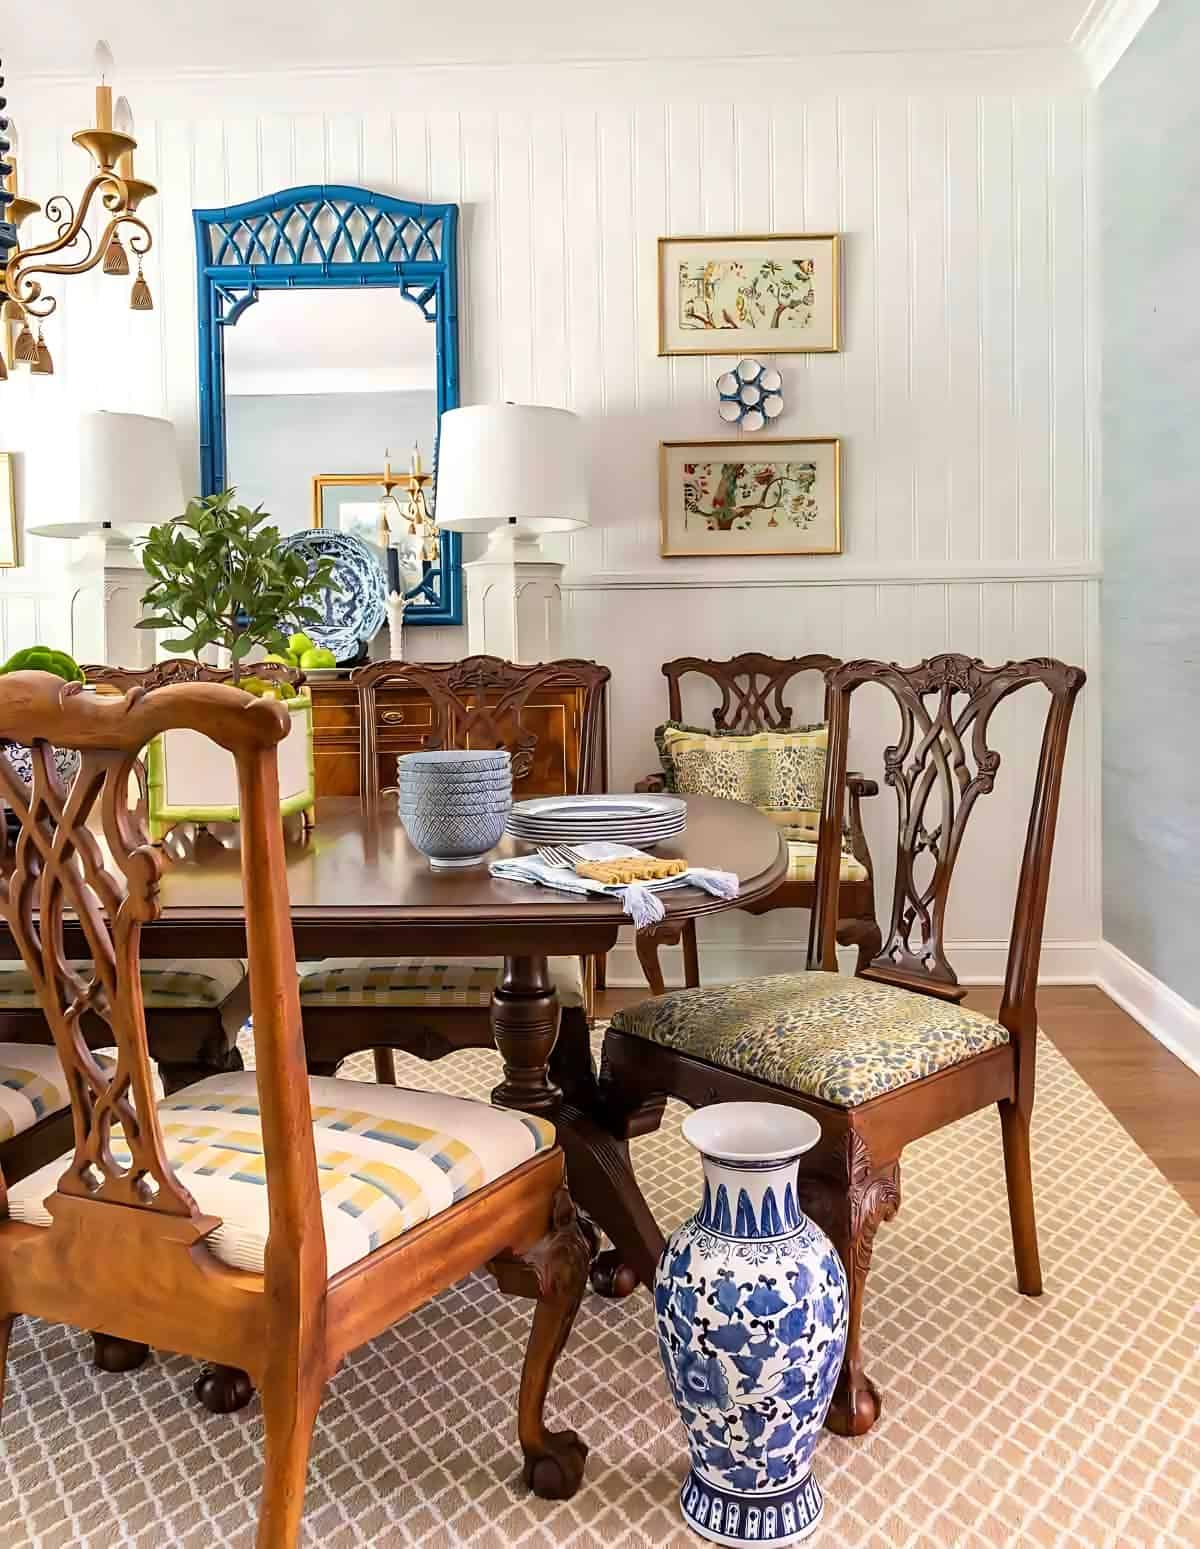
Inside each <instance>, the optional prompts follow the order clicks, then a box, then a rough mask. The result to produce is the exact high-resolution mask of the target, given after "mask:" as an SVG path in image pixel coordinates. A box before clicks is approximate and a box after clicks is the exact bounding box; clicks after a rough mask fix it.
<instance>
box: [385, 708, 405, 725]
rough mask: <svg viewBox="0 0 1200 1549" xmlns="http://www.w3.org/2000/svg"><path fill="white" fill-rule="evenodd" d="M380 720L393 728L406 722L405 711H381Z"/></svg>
mask: <svg viewBox="0 0 1200 1549" xmlns="http://www.w3.org/2000/svg"><path fill="white" fill-rule="evenodd" d="M379 719H380V720H381V721H386V722H387V723H388V724H389V725H391V726H398V725H400V723H401V722H402V721H403V720H404V711H403V710H381V711H380V712H379Z"/></svg>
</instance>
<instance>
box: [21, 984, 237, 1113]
mask: <svg viewBox="0 0 1200 1549" xmlns="http://www.w3.org/2000/svg"><path fill="white" fill-rule="evenodd" d="M66 966H67V968H68V969H69V970H70V971H71V972H72V973H73V974H74V975H76V977H77V978H78V979H79V980H80V982H82V983H84V984H86V983H87V981H88V980H89V979H90V978H91V977H92V965H91V964H90V963H88V962H76V961H72V962H69V963H68V964H67V965H66ZM141 978H142V999H143V1002H144V1004H145V1007H146V1026H147V1028H148V1030H149V1036H150V1052H151V1056H152V1057H153V1058H154V1059H155V1060H156V1061H157V1063H158V1070H159V1075H160V1077H161V1078H162V1083H163V1086H164V1087H165V1088H166V1090H167V1091H169V1092H170V1091H174V1090H175V1089H176V1088H177V1087H181V1086H186V1085H187V1083H188V1082H189V1081H195V1080H197V1079H198V1078H200V1077H202V1076H204V1075H209V1074H212V1073H213V1072H214V1071H217V1070H221V1069H224V1068H226V1067H230V1066H233V1067H238V1068H240V1065H241V1060H240V1058H239V1056H238V1053H237V1047H236V1044H237V1035H238V1030H239V1029H240V1028H241V1026H242V1024H243V1023H244V1022H245V1020H246V1012H247V1009H248V1007H249V1004H250V1002H249V992H248V989H247V986H246V965H245V963H244V962H243V961H242V959H241V958H236V957H231V958H187V959H182V958H180V959H175V958H162V959H159V960H155V959H147V961H146V962H145V963H143V965H142V975H141ZM80 1026H81V1029H82V1031H83V1033H84V1036H85V1037H86V1038H87V1039H88V1042H89V1043H90V1044H91V1046H92V1047H93V1048H105V1047H107V1046H108V1045H109V1044H111V1042H112V1034H111V1032H110V1030H109V1028H108V1025H107V1023H106V1022H105V1021H104V1019H103V1018H102V1017H100V1016H98V1015H97V1014H96V1013H95V1012H93V1011H85V1012H84V1014H83V1016H82V1017H81V1018H80ZM0 1039H2V1040H5V1041H9V1042H12V1043H16V1044H30V1045H34V1044H41V1045H43V1046H45V1045H49V1044H50V1042H51V1033H50V1029H49V1027H48V1026H47V1024H46V1018H45V1016H44V1015H43V1013H42V1010H41V1007H40V1005H39V1004H38V998H37V991H36V989H35V987H34V983H33V979H32V978H31V976H30V974H29V972H28V970H27V969H26V968H25V965H24V964H23V963H20V962H0Z"/></svg>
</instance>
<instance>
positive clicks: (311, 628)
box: [281, 527, 387, 662]
mask: <svg viewBox="0 0 1200 1549" xmlns="http://www.w3.org/2000/svg"><path fill="white" fill-rule="evenodd" d="M281 547H282V548H283V549H285V550H287V551H289V552H292V553H297V552H298V553H301V554H303V556H304V558H305V559H306V560H307V561H308V565H309V568H310V569H313V568H314V567H315V566H316V563H317V561H318V560H319V559H324V558H326V556H328V557H329V558H331V559H332V560H333V573H334V575H335V577H336V578H337V582H338V587H339V588H340V589H334V588H332V587H326V588H325V589H324V590H323V591H321V592H319V593H318V594H317V606H318V607H319V608H320V610H321V612H322V615H323V617H322V619H321V622H320V623H318V624H305V625H304V626H303V629H304V633H305V634H306V635H307V636H308V637H309V639H310V640H311V641H312V642H313V644H314V645H322V646H324V647H325V648H326V650H329V651H332V652H333V654H334V656H335V657H336V658H337V660H338V661H339V662H341V661H351V660H352V659H353V658H354V657H355V656H357V655H358V652H359V648H360V646H361V644H362V642H363V641H364V640H370V639H372V638H373V637H374V636H375V635H376V634H378V633H379V631H380V630H381V629H382V628H383V626H384V623H385V622H386V620H387V586H386V583H385V581H384V575H383V567H382V566H381V565H380V563H379V560H378V559H377V558H376V556H375V555H374V554H373V553H372V551H371V549H370V548H369V546H368V545H367V544H365V543H364V542H363V541H362V539H361V538H356V537H355V536H354V535H353V534H352V533H346V532H337V531H335V530H333V529H332V528H328V527H314V528H311V529H310V530H309V531H307V532H297V533H292V534H291V535H290V537H287V538H285V539H284V540H283V543H282V544H281Z"/></svg>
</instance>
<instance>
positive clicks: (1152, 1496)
mask: <svg viewBox="0 0 1200 1549" xmlns="http://www.w3.org/2000/svg"><path fill="white" fill-rule="evenodd" d="M398 1065H399V1067H400V1070H399V1074H400V1079H401V1081H403V1082H406V1083H407V1084H409V1085H412V1086H435V1085H436V1086H439V1087H441V1088H442V1089H443V1090H454V1091H456V1092H460V1093H463V1094H464V1095H472V1096H480V1095H483V1094H485V1093H486V1092H487V1091H488V1090H489V1088H490V1087H491V1086H492V1085H493V1084H494V1083H495V1081H496V1079H497V1074H498V1064H497V1060H496V1057H495V1056H494V1055H492V1054H488V1053H469V1054H463V1055H459V1056H457V1057H455V1058H452V1059H449V1060H445V1061H443V1062H442V1063H441V1064H440V1065H438V1066H427V1065H421V1064H419V1063H418V1062H416V1061H408V1060H405V1059H402V1058H399V1057H398ZM360 1070H361V1072H362V1073H363V1074H364V1075H365V1074H366V1071H365V1062H362V1063H360ZM680 1117H681V1112H680V1111H677V1110H674V1109H673V1110H672V1111H671V1113H670V1115H669V1122H668V1123H667V1124H666V1126H665V1127H664V1129H663V1130H662V1131H661V1132H660V1133H659V1134H658V1135H657V1136H654V1137H650V1138H647V1139H645V1140H642V1141H639V1142H637V1143H636V1146H635V1156H636V1163H637V1167H638V1170H639V1174H640V1177H641V1178H642V1180H643V1183H644V1186H645V1187H646V1190H647V1193H648V1195H649V1197H650V1200H651V1203H652V1204H653V1206H654V1208H655V1211H656V1213H657V1215H658V1217H659V1220H660V1221H662V1222H664V1223H672V1224H673V1223H674V1222H675V1221H677V1220H678V1219H680V1218H681V1217H682V1216H684V1215H685V1214H687V1213H688V1212H689V1211H690V1210H691V1209H693V1208H694V1207H695V1203H696V1194H697V1186H698V1178H699V1167H698V1164H697V1162H696V1161H695V1160H694V1157H693V1155H692V1153H691V1152H690V1151H689V1149H688V1148H687V1147H686V1146H685V1145H684V1143H683V1141H682V1140H681V1138H680V1135H679V1130H678V1121H679V1119H680ZM1034 1138H1035V1149H1034V1156H1035V1166H1036V1175H1037V1181H1038V1206H1039V1214H1040V1224H1041V1241H1042V1257H1043V1263H1044V1266H1045V1272H1046V1285H1047V1291H1046V1294H1045V1296H1043V1297H1042V1298H1041V1299H1040V1300H1039V1301H1028V1300H1025V1299H1024V1298H1022V1297H1020V1296H1018V1295H1017V1294H1016V1291H1015V1289H1014V1286H1013V1271H1012V1259H1011V1249H1010V1245H1009V1237H1008V1223H1007V1215H1006V1209H1005V1203H1004V1200H1005V1194H1004V1177H1003V1169H1002V1163H1001V1152H1000V1135H999V1127H998V1123H997V1121H996V1119H995V1118H994V1117H993V1115H992V1114H982V1115H978V1116H977V1117H975V1118H973V1119H971V1120H968V1121H966V1122H965V1123H963V1124H960V1125H958V1126H957V1127H955V1128H953V1129H950V1130H946V1131H943V1132H942V1133H941V1134H939V1135H936V1136H933V1137H931V1138H929V1139H927V1140H925V1141H923V1142H921V1143H920V1144H918V1145H915V1146H913V1147H912V1148H911V1149H910V1150H909V1151H908V1152H907V1153H906V1155H905V1169H904V1204H903V1206H902V1208H901V1211H900V1214H899V1216H898V1218H897V1219H896V1221H895V1222H894V1223H893V1224H892V1225H891V1226H890V1227H885V1228H884V1229H883V1230H882V1231H881V1232H880V1234H879V1238H878V1240H877V1243H876V1251H875V1264H874V1268H873V1270H872V1275H871V1282H870V1286H869V1288H868V1304H867V1339H868V1353H869V1357H870V1361H869V1369H870V1370H871V1371H872V1373H873V1375H874V1376H875V1378H876V1380H877V1381H878V1382H879V1384H880V1385H881V1387H882V1388H883V1390H884V1392H885V1394H886V1405H885V1409H884V1412H883V1416H882V1419H881V1421H880V1423H879V1424H878V1426H877V1427H876V1429H875V1430H874V1432H873V1433H872V1434H871V1435H870V1436H868V1437H866V1438H864V1439H863V1440H861V1441H857V1442H847V1441H841V1440H838V1439H837V1438H835V1437H833V1436H830V1435H828V1434H826V1435H825V1437H824V1439H823V1441H822V1444H821V1446H820V1448H819V1450H818V1454H817V1467H818V1468H819V1470H820V1477H821V1480H822V1483H823V1485H824V1487H825V1493H826V1499H827V1502H828V1507H827V1517H826V1525H825V1526H824V1528H823V1529H822V1530H821V1532H820V1533H819V1534H818V1537H817V1538H816V1539H815V1540H814V1543H816V1544H818V1545H821V1544H828V1545H831V1546H833V1545H837V1546H839V1549H896V1546H901V1545H903V1546H920V1549H925V1546H954V1549H960V1546H961V1549H967V1546H975V1545H1005V1546H1017V1545H1038V1546H1042V1545H1053V1546H1056V1549H1141V1546H1147V1549H1149V1546H1154V1549H1184V1546H1195V1545H1197V1544H1200V1483H1198V1480H1200V1362H1198V1360H1197V1344H1198V1338H1197V1332H1198V1329H1197V1306H1198V1304H1200V1219H1198V1218H1197V1217H1196V1216H1194V1215H1193V1214H1192V1213H1191V1211H1190V1210H1189V1209H1188V1208H1187V1206H1186V1205H1185V1204H1184V1203H1183V1201H1182V1200H1181V1199H1180V1198H1179V1197H1178V1196H1177V1195H1176V1194H1175V1192H1174V1191H1173V1190H1172V1189H1171V1187H1170V1186H1169V1184H1168V1183H1167V1182H1166V1181H1165V1180H1164V1179H1163V1178H1162V1176H1161V1175H1160V1174H1159V1173H1158V1171H1157V1170H1156V1169H1155V1167H1154V1166H1153V1165H1152V1164H1151V1162H1150V1161H1149V1160H1148V1159H1147V1158H1146V1157H1145V1156H1144V1155H1143V1154H1142V1153H1141V1152H1140V1151H1139V1150H1138V1148H1137V1147H1136V1145H1135V1144H1134V1143H1133V1141H1132V1140H1131V1139H1130V1138H1129V1137H1128V1136H1127V1135H1126V1133H1125V1132H1124V1130H1122V1129H1121V1128H1120V1126H1119V1125H1118V1124H1117V1123H1116V1121H1115V1120H1114V1119H1113V1118H1111V1116H1110V1115H1109V1114H1108V1112H1107V1110H1106V1109H1104V1108H1103V1107H1102V1105H1101V1104H1100V1102H1099V1101H1098V1100H1097V1099H1096V1098H1095V1097H1094V1096H1093V1095H1092V1093H1091V1092H1090V1090H1089V1089H1088V1088H1087V1087H1086V1085H1085V1084H1084V1083H1083V1082H1082V1081H1081V1080H1080V1079H1079V1077H1077V1076H1076V1075H1075V1073H1074V1072H1073V1071H1072V1070H1071V1068H1070V1066H1069V1065H1068V1064H1067V1063H1066V1061H1065V1060H1064V1059H1062V1057H1061V1056H1059V1055H1058V1054H1057V1053H1056V1051H1055V1050H1054V1049H1053V1047H1052V1046H1050V1045H1049V1044H1048V1043H1046V1042H1045V1041H1044V1040H1043V1045H1042V1064H1041V1070H1040V1072H1039V1099H1038V1107H1037V1110H1036V1113H1035V1137H1034ZM528 1318H529V1304H528V1303H527V1302H523V1301H520V1300H518V1299H510V1298H506V1297H502V1296H500V1295H499V1294H498V1293H497V1292H496V1290H495V1288H494V1286H493V1284H492V1282H491V1280H490V1279H489V1278H488V1277H486V1276H477V1277H475V1278H473V1279H471V1280H469V1281H466V1282H464V1283H463V1284H462V1285H461V1286H459V1287H457V1288H456V1289H454V1290H451V1291H449V1292H448V1293H446V1294H445V1295H444V1296H442V1297H440V1298H438V1300H437V1301H436V1302H434V1303H433V1304H432V1305H431V1306H429V1307H428V1308H426V1309H425V1310H424V1311H423V1312H421V1313H420V1314H418V1315H417V1316H415V1317H413V1318H410V1319H409V1320H408V1321H407V1322H405V1323H403V1324H401V1325H400V1326H398V1327H396V1328H393V1329H392V1330H391V1331H390V1332H388V1333H387V1334H384V1335H383V1336H381V1337H380V1338H379V1339H377V1340H375V1341H374V1343H373V1344H371V1345H369V1346H367V1347H365V1348H364V1349H362V1350H360V1351H359V1352H358V1353H357V1354H356V1355H355V1356H354V1357H353V1358H352V1359H351V1360H350V1361H349V1362H347V1364H346V1365H345V1366H344V1367H343V1368H342V1370H341V1371H340V1372H339V1374H338V1376H337V1377H336V1379H335V1381H334V1382H333V1384H332V1386H331V1387H330V1389H329V1390H328V1393H327V1397H326V1400H325V1404H324V1407H323V1408H322V1411H321V1415H320V1419H319V1423H318V1426H317V1432H316V1437H315V1440H314V1446H313V1457H312V1464H311V1467H310V1472H309V1488H308V1497H307V1512H306V1518H305V1534H306V1537H305V1542H306V1543H309V1544H313V1545H318V1544H319V1545H321V1546H323V1549H353V1546H359V1545H370V1546H374V1549H388V1546H392V1545H420V1546H422V1549H451V1546H458V1545H471V1546H479V1549H485V1546H486V1549H501V1546H506V1545H519V1546H522V1549H535V1546H536V1549H553V1546H557V1545H569V1546H571V1549H602V1546H603V1549H610V1546H611V1549H648V1546H650V1545H679V1546H684V1545H687V1544H694V1543H695V1542H696V1540H695V1539H693V1538H691V1536H690V1535H689V1534H687V1533H686V1532H685V1531H684V1530H683V1529H682V1527H681V1526H680V1523H679V1520H678V1517H677V1515H676V1508H675V1492H676V1489H677V1485H678V1481H679V1479H680V1477H681V1475H682V1473H683V1471H684V1467H685V1462H684V1446H683V1435H682V1431H681V1429H680V1427H679V1425H678V1422H677V1420H676V1419H675V1415H674V1411H673V1410H672V1408H671V1405H670V1401H669V1399H668V1397H667V1394H666V1390H665V1387H664V1382H663V1377H662V1374H661V1372H660V1370H659V1366H658V1358H657V1353H656V1350H655V1346H654V1338H653V1332H652V1320H651V1317H650V1314H649V1308H648V1303H647V1301H646V1298H645V1293H644V1292H639V1293H638V1295H637V1297H636V1298H635V1299H633V1300H631V1301H628V1302H625V1303H610V1302H604V1301H601V1300H600V1299H598V1298H596V1297H589V1298H588V1299H587V1300H586V1301H585V1303H584V1306H583V1309H582V1311H581V1313H580V1317H579V1320H578V1322H577V1324H576V1328H575V1334H574V1337H573V1339H572V1341H571V1344H570V1345H569V1347H568V1349H567V1351H566V1353H565V1354H564V1356H563V1358H562V1360H561V1361H560V1363H559V1367H558V1376H557V1381H556V1384H555V1386H554V1388H553V1389H552V1393H551V1407H552V1410H553V1412H554V1418H555V1423H562V1422H566V1423H569V1424H570V1425H572V1426H574V1427H575V1428H576V1429H577V1430H578V1431H579V1432H580V1433H581V1434H582V1435H583V1436H584V1437H585V1438H586V1439H587V1440H588V1441H589V1442H590V1444H591V1447H592V1453H591V1457H590V1458H589V1461H588V1469H587V1475H586V1479H585V1483H584V1486H583V1488H582V1489H581V1490H580V1492H579V1494H578V1495H577V1496H576V1497H575V1499H574V1500H573V1501H571V1502H569V1503H566V1504H563V1505H550V1504H547V1503H544V1502H541V1501H538V1500H536V1499H534V1498H533V1497H531V1496H528V1495H526V1494H525V1493H524V1491H523V1490H522V1488H521V1485H520V1477H519V1451H518V1448H517V1445H516V1439H515V1430H514V1424H515V1407H514V1406H515V1399H516V1387H517V1377H518V1372H519V1369H520V1360H521V1354H522V1351H523V1342H524V1337H525V1333H526V1329H527V1327H528ZM89 1352H90V1342H89V1341H88V1340H87V1339H86V1337H85V1336H82V1335H80V1334H76V1333H72V1332H70V1331H68V1330H65V1329H62V1328H57V1327H51V1326H47V1325H41V1324H37V1323H33V1322H29V1321H20V1322H19V1323H18V1325H17V1327H16V1329H15V1330H14V1335H13V1344H12V1351H11V1355H10V1360H9V1384H8V1396H7V1401H6V1410H5V1415H4V1422H3V1427H2V1429H0V1545H3V1546H4V1549H15V1546H17V1545H22V1546H24V1545H33V1546H36V1549H60V1546H61V1549H66V1546H68V1545H70V1546H74V1545H86V1546H88V1549H110V1546H113V1549H115V1546H118V1545H119V1546H122V1549H126V1546H128V1549H134V1546H136V1549H152V1546H153V1549H159V1546H164V1545H178V1546H181V1549H183V1546H186V1549H214V1546H225V1545H229V1546H249V1545H250V1544H252V1542H253V1536H254V1531H253V1529H254V1520H255V1510H256V1504H257V1494H258V1486H259V1478H260V1469H261V1461H262V1454H261V1444H262V1427H261V1422H260V1417H259V1411H258V1406H257V1401H256V1402H255V1403H254V1404H253V1405H251V1407H250V1408H249V1409H247V1410H244V1411H242V1413H241V1414H239V1415H232V1416H229V1417H227V1418H218V1417H216V1416H213V1415H210V1414H208V1413H207V1411H205V1410H204V1409H202V1408H201V1407H200V1406H199V1404H197V1403H196V1402H195V1401H194V1399H193V1398H192V1395H191V1388H190V1384H191V1380H192V1377H193V1375H194V1367H193V1364H192V1363H191V1362H190V1361H184V1360H181V1359H179V1358H177V1357H174V1356H162V1357H157V1358H155V1359H154V1360H153V1361H151V1362H150V1363H148V1364H147V1366H145V1367H144V1368H143V1369H142V1370H141V1371H139V1372H136V1373H134V1374H132V1375H129V1376H107V1375H103V1374H100V1373H97V1372H95V1371H94V1370H93V1369H92V1367H91V1364H90V1361H89V1359H88V1357H89Z"/></svg>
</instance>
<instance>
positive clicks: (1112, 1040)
mask: <svg viewBox="0 0 1200 1549" xmlns="http://www.w3.org/2000/svg"><path fill="white" fill-rule="evenodd" d="M643 999H645V991H644V990H642V991H639V990H608V991H606V992H605V993H604V994H602V995H601V996H600V997H599V1007H598V1010H599V1012H600V1014H601V1015H602V1016H607V1015H609V1014H610V1013H611V1012H613V1011H615V1010H616V1009H617V1007H618V1006H624V1005H630V1004H632V1003H633V1002H634V1001H636V1000H643ZM966 1003H967V1005H968V1006H973V1007H974V1008H975V1009H976V1010H977V1011H985V1012H988V1013H989V1014H991V1015H995V1012H996V1010H997V1008H998V1007H999V1004H1000V991H999V989H998V988H997V989H975V990H972V991H971V992H970V994H969V995H968V996H967V1001H966ZM1038 1014H1039V1017H1040V1021H1041V1025H1042V1028H1043V1029H1044V1030H1045V1032H1046V1034H1047V1036H1048V1037H1049V1038H1051V1039H1052V1040H1053V1042H1054V1043H1055V1044H1056V1045H1057V1047H1058V1049H1059V1050H1060V1051H1061V1053H1063V1054H1064V1055H1065V1056H1066V1057H1067V1059H1069V1060H1070V1062H1071V1064H1072V1065H1074V1067H1075V1069H1076V1070H1077V1071H1078V1072H1079V1074H1080V1075H1081V1076H1082V1077H1083V1079H1084V1080H1085V1081H1086V1082H1087V1083H1088V1085H1089V1086H1090V1087H1091V1088H1092V1090H1093V1091H1094V1092H1095V1094H1096V1096H1097V1097H1099V1099H1100V1100H1101V1102H1102V1103H1104V1104H1105V1106H1106V1107H1107V1108H1108V1109H1109V1110H1110V1112H1111V1113H1112V1114H1113V1116H1114V1117H1115V1118H1116V1119H1117V1120H1118V1121H1119V1122H1120V1123H1121V1124H1122V1125H1123V1126H1124V1127H1125V1129H1127V1130H1128V1131H1129V1133H1130V1134H1131V1135H1132V1136H1133V1138H1134V1140H1136V1141H1137V1143H1138V1145H1139V1146H1140V1147H1141V1148H1142V1150H1143V1151H1144V1152H1145V1153H1146V1155H1147V1156H1148V1157H1149V1158H1150V1159H1151V1161H1152V1162H1154V1164H1155V1166H1156V1167H1157V1168H1158V1169H1159V1171H1160V1172H1161V1173H1163V1174H1164V1176H1165V1177H1167V1178H1168V1179H1169V1180H1170V1181H1171V1183H1173V1184H1174V1186H1175V1188H1176V1189H1178V1191H1179V1193H1180V1194H1182V1195H1183V1197H1184V1199H1186V1200H1187V1201H1188V1203H1189V1204H1190V1205H1191V1207H1192V1209H1193V1210H1195V1211H1196V1212H1197V1214H1200V1076H1198V1075H1196V1074H1195V1072H1194V1071H1192V1070H1189V1068H1188V1067H1187V1066H1186V1065H1185V1064H1184V1063H1183V1062H1182V1060H1178V1059H1176V1058H1175V1056H1174V1055H1173V1054H1172V1053H1170V1051H1169V1050H1167V1049H1164V1048H1163V1046H1162V1044H1160V1043H1159V1042H1158V1041H1157V1039H1155V1038H1152V1037H1151V1036H1150V1034H1149V1033H1148V1032H1146V1030H1145V1028H1143V1027H1142V1026H1140V1024H1139V1023H1137V1022H1135V1021H1134V1020H1133V1018H1132V1017H1131V1016H1128V1015H1127V1014H1126V1013H1125V1012H1124V1011H1122V1010H1121V1008H1120V1007H1119V1006H1117V1005H1114V1003H1113V1002H1112V1001H1111V1000H1109V998H1108V996H1107V995H1105V994H1104V992H1103V991H1102V990H1097V989H1093V988H1092V987H1091V986H1090V985H1082V984H1081V985H1053V986H1047V987H1046V988H1045V989H1043V990H1042V991H1041V992H1040V993H1039V995H1038Z"/></svg>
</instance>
